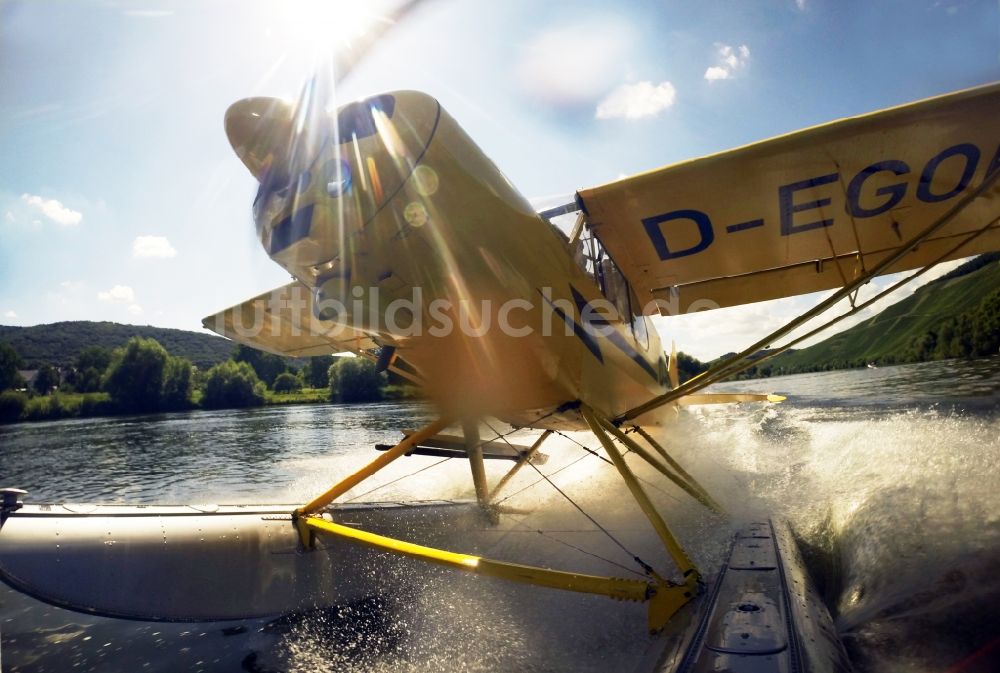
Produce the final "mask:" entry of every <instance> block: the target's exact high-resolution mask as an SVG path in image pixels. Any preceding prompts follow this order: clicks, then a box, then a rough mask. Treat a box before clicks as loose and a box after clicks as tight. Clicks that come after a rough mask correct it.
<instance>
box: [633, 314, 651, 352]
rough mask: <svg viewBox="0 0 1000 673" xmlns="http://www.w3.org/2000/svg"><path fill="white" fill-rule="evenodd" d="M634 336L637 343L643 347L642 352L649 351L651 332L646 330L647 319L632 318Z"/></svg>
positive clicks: (640, 317) (638, 316)
mask: <svg viewBox="0 0 1000 673" xmlns="http://www.w3.org/2000/svg"><path fill="white" fill-rule="evenodd" d="M632 334H634V335H635V340H636V343H638V344H639V345H640V346H642V350H644V351H648V350H649V332H648V331H647V329H646V317H645V316H641V315H637V316H633V318H632Z"/></svg>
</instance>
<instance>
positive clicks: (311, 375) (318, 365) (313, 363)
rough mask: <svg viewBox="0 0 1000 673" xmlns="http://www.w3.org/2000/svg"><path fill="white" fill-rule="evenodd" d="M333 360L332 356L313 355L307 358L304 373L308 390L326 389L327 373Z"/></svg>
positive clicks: (328, 382) (328, 378) (328, 381)
mask: <svg viewBox="0 0 1000 673" xmlns="http://www.w3.org/2000/svg"><path fill="white" fill-rule="evenodd" d="M333 360H334V358H333V356H332V355H314V356H313V357H311V358H309V362H308V363H307V364H306V366H305V367H304V371H305V382H306V383H307V384H308V385H309V387H310V388H326V387H327V386H329V385H330V376H329V372H330V366H331V365H332V364H333Z"/></svg>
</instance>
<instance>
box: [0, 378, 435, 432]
mask: <svg viewBox="0 0 1000 673" xmlns="http://www.w3.org/2000/svg"><path fill="white" fill-rule="evenodd" d="M381 393H382V400H380V401H396V400H417V399H420V395H419V390H418V389H417V388H415V387H414V386H393V385H389V386H385V387H384V388H382V391H381ZM201 397H202V395H201V392H200V391H195V393H194V395H193V396H192V400H191V405H190V406H189V407H188V408H187V409H179V410H177V411H194V410H198V409H202V408H203V407H202V405H201ZM330 403H332V400H331V396H330V389H329V388H301V389H299V390H293V391H289V392H280V393H279V392H274V391H273V390H268V391H266V393H265V394H264V401H263V403H262V404H261V405H259V406H265V407H266V406H288V405H296V404H330ZM134 413H135V412H134V411H129V410H124V409H119V408H118V407H117V406H116V405H115V403H114V401H113V400H112V399H111V396H110V395H108V393H104V392H97V393H61V392H54V393H51V394H49V395H28V394H27V393H24V392H17V391H10V390H8V391H4V392H3V393H0V424H3V423H25V422H32V421H57V420H61V419H71V418H100V417H103V416H122V415H129V414H134Z"/></svg>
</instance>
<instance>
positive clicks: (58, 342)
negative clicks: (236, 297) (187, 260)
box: [0, 320, 233, 369]
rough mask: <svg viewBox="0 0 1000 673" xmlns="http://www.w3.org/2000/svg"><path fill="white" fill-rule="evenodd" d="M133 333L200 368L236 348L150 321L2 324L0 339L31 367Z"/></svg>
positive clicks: (60, 361)
mask: <svg viewBox="0 0 1000 673" xmlns="http://www.w3.org/2000/svg"><path fill="white" fill-rule="evenodd" d="M134 336H140V337H146V338H150V337H151V338H153V339H156V340H157V341H159V342H160V343H161V344H162V345H163V347H164V348H166V349H167V351H168V352H169V353H170V354H171V355H179V356H181V357H185V358H187V359H189V360H190V361H191V362H193V363H194V364H196V365H198V367H201V368H206V367H211V366H212V365H215V364H218V363H220V362H222V361H224V360H227V359H228V358H229V356H230V355H232V352H233V342H232V341H228V340H226V339H223V338H222V337H218V336H213V335H211V334H203V333H199V332H188V331H186V330H180V329H168V328H165V327H151V326H148V325H145V326H143V325H122V324H119V323H115V322H92V321H89V320H78V321H73V322H56V323H51V324H49V325H33V326H31V327H12V326H7V325H0V342H7V343H9V344H10V345H11V346H13V347H14V350H16V351H17V352H18V355H20V356H21V358H22V359H23V360H24V362H25V365H26V366H27V367H28V368H32V369H33V368H35V367H37V366H38V365H40V364H43V363H48V364H53V365H58V366H65V365H71V364H72V363H73V361H74V360H75V359H76V356H77V355H79V353H80V351H82V350H83V349H84V348H87V347H88V346H103V347H104V348H117V347H118V346H124V345H125V342H126V341H128V340H129V339H131V338H132V337H134Z"/></svg>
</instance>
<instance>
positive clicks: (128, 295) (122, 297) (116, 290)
mask: <svg viewBox="0 0 1000 673" xmlns="http://www.w3.org/2000/svg"><path fill="white" fill-rule="evenodd" d="M97 298H98V299H100V300H101V301H106V302H108V303H110V304H134V303H135V291H134V290H133V289H132V288H130V287H129V286H128V285H115V286H114V287H113V288H111V289H110V290H108V291H107V292H98V293H97Z"/></svg>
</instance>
